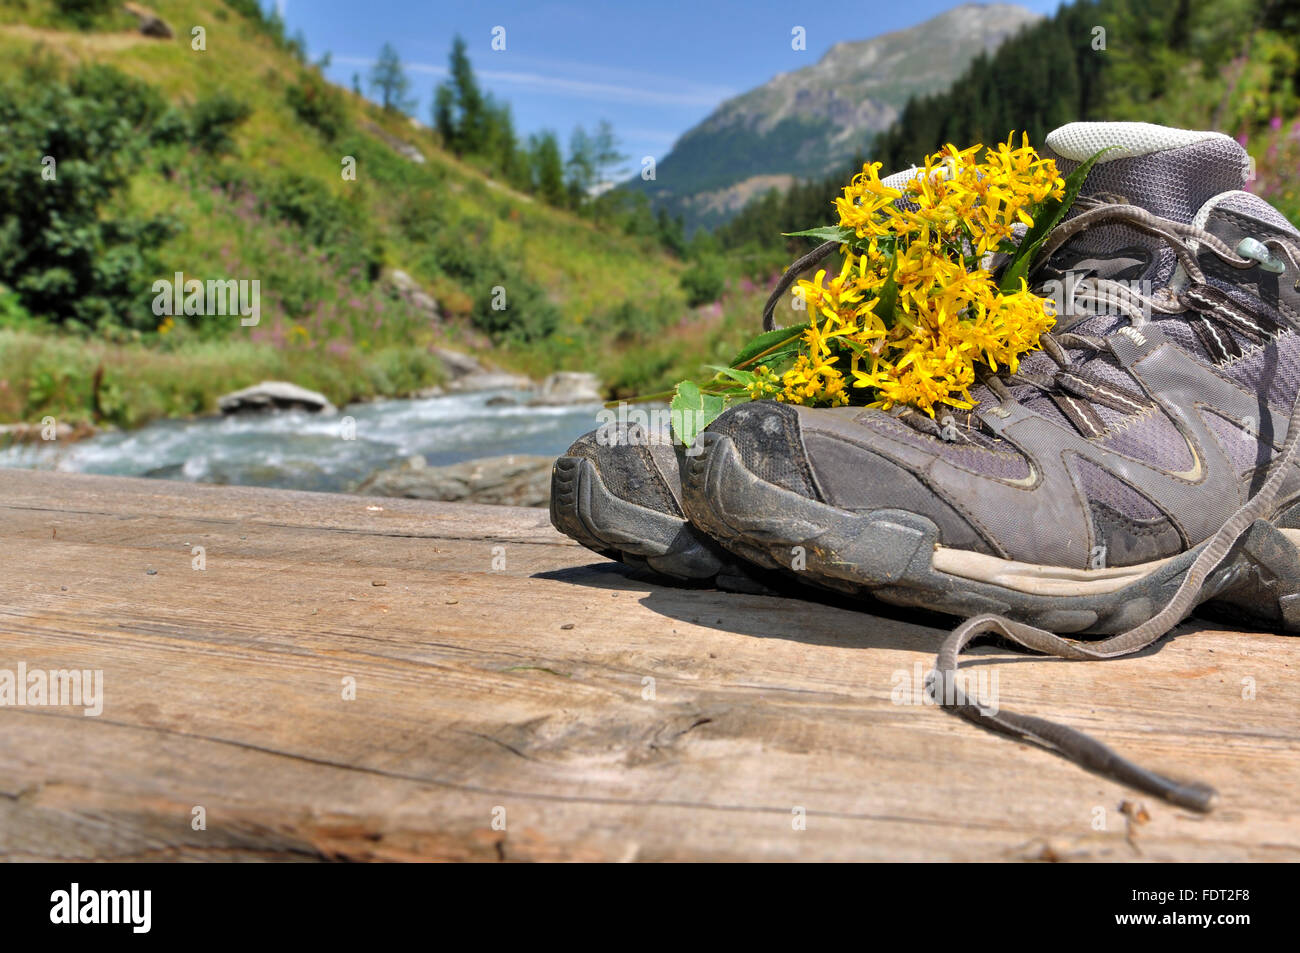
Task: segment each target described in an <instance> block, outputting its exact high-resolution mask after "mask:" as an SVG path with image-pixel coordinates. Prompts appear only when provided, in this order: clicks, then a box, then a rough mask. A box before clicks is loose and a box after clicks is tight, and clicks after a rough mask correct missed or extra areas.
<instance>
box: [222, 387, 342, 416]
mask: <svg viewBox="0 0 1300 953" xmlns="http://www.w3.org/2000/svg"><path fill="white" fill-rule="evenodd" d="M217 406H218V407H219V408H221V412H222V413H223V414H246V413H253V412H260V411H267V410H307V411H312V412H314V413H321V414H333V413H337V408H335V406H334V405H333V404H331V403H330V402H329V399H328V398H327V397H326V396H325V395H324V394H318V393H316V392H315V391H314V390H308V389H307V388H305V387H299V386H298V385H297V384H290V383H288V382H287V381H262V383H260V384H254V385H253V386H252V387H245V388H244V389H243V390H237V391H235V392H234V393H233V394H226V395H225V396H224V397H222V398H220V399H219V400H218V401H217Z"/></svg>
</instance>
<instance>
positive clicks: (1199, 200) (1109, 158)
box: [1043, 122, 1250, 288]
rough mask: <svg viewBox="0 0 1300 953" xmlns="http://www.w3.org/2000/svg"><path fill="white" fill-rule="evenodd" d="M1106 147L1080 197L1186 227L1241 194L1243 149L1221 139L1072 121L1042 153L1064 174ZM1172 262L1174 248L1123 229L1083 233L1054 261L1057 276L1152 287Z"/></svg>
mask: <svg viewBox="0 0 1300 953" xmlns="http://www.w3.org/2000/svg"><path fill="white" fill-rule="evenodd" d="M1108 147H1114V148H1112V149H1111V151H1110V152H1108V153H1107V154H1106V155H1105V156H1103V157H1102V158H1101V159H1099V160H1098V161H1097V164H1096V165H1094V166H1093V167H1092V171H1091V172H1089V173H1088V178H1087V180H1086V181H1085V182H1084V185H1083V188H1082V189H1081V190H1080V193H1079V194H1080V195H1081V196H1088V197H1093V198H1097V199H1100V200H1103V201H1107V202H1115V203H1119V204H1124V205H1136V206H1138V207H1139V208H1144V209H1146V210H1147V211H1148V212H1151V213H1152V214H1153V215H1158V216H1160V217H1161V218H1168V219H1172V220H1174V221H1176V222H1184V223H1187V224H1190V223H1191V222H1192V220H1193V219H1194V218H1195V217H1196V214H1197V213H1198V212H1199V211H1200V210H1201V208H1202V207H1203V206H1204V205H1205V203H1206V202H1208V201H1209V200H1210V199H1212V198H1214V197H1215V196H1216V195H1219V194H1221V193H1223V192H1230V191H1235V190H1237V189H1240V188H1241V187H1242V185H1244V184H1245V182H1246V178H1247V175H1248V171H1249V162H1250V159H1249V156H1247V154H1246V150H1245V149H1243V148H1242V147H1241V146H1240V145H1239V144H1238V143H1237V141H1236V140H1234V139H1232V138H1230V137H1228V136H1225V135H1224V134H1223V133H1220V132H1194V131H1191V130H1187V129H1171V128H1168V127H1166V126H1153V125H1151V124H1149V123H1144V122H1072V123H1070V124H1068V125H1065V126H1062V127H1061V128H1059V129H1056V130H1054V131H1053V132H1051V133H1050V134H1048V136H1047V141H1046V148H1045V149H1044V150H1043V153H1044V155H1046V156H1048V157H1049V158H1052V159H1055V160H1056V163H1057V166H1058V168H1060V170H1061V172H1062V173H1064V174H1069V173H1070V172H1072V171H1074V170H1075V169H1076V168H1078V166H1079V164H1080V163H1081V162H1083V161H1084V160H1085V159H1087V158H1088V157H1089V156H1092V155H1094V154H1096V153H1097V152H1099V151H1101V150H1102V149H1106V148H1108ZM1075 214H1078V209H1077V208H1076V210H1075V211H1073V212H1071V215H1075ZM1135 260H1136V261H1138V262H1139V263H1138V264H1136V266H1135ZM1107 261H1109V264H1107ZM1175 261H1176V258H1175V255H1174V252H1173V249H1171V248H1169V247H1168V246H1167V245H1166V244H1165V243H1164V242H1162V241H1161V240H1160V239H1158V238H1154V237H1152V236H1150V235H1147V234H1145V233H1143V232H1140V231H1138V230H1137V229H1134V228H1131V227H1129V226H1126V225H1106V226H1102V227H1100V228H1095V229H1090V230H1089V231H1087V232H1083V233H1082V234H1080V235H1078V236H1077V237H1075V238H1074V239H1072V240H1071V241H1070V242H1068V243H1067V244H1066V245H1065V246H1064V247H1063V248H1062V249H1061V250H1060V251H1059V252H1058V253H1057V255H1056V256H1055V259H1054V262H1055V263H1056V264H1057V265H1058V267H1060V268H1061V269H1062V270H1066V271H1070V270H1074V271H1085V270H1092V271H1093V272H1094V273H1095V274H1097V275H1098V276H1100V277H1103V278H1119V277H1123V278H1127V279H1138V278H1144V279H1148V280H1150V281H1151V283H1152V286H1153V287H1156V288H1158V287H1160V286H1162V285H1164V284H1167V283H1168V281H1169V279H1170V277H1171V276H1172V275H1173V272H1174V265H1175Z"/></svg>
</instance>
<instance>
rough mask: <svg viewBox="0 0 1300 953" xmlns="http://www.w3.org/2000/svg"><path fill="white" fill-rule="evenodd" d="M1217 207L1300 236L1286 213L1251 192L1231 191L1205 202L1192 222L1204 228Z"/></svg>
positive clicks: (1296, 236)
mask: <svg viewBox="0 0 1300 953" xmlns="http://www.w3.org/2000/svg"><path fill="white" fill-rule="evenodd" d="M1215 209H1224V210H1226V211H1229V212H1237V213H1238V214H1241V215H1249V216H1250V217H1251V218H1257V219H1259V220H1260V221H1261V222H1264V223H1265V224H1267V225H1271V226H1273V227H1274V228H1277V229H1280V230H1281V231H1284V232H1288V233H1290V234H1291V235H1292V236H1294V237H1295V238H1300V230H1298V229H1296V227H1295V225H1293V224H1292V223H1291V222H1290V221H1289V220H1288V219H1287V217H1286V216H1285V215H1283V214H1282V213H1281V212H1279V211H1278V210H1277V209H1275V208H1273V206H1271V205H1269V204H1268V203H1267V202H1265V201H1264V200H1263V199H1262V198H1260V197H1259V196H1258V195H1252V194H1251V193H1250V192H1240V191H1231V192H1224V193H1223V194H1222V195H1218V196H1215V197H1214V198H1212V199H1210V201H1208V202H1207V203H1205V206H1204V207H1203V208H1202V209H1201V210H1200V212H1198V213H1197V215H1196V218H1195V219H1194V220H1193V222H1192V224H1193V225H1195V226H1196V227H1197V228H1204V227H1205V223H1206V222H1208V221H1209V219H1210V213H1211V212H1213V211H1214V210H1215Z"/></svg>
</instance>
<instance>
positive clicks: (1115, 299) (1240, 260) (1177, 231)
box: [763, 203, 1300, 811]
mask: <svg viewBox="0 0 1300 953" xmlns="http://www.w3.org/2000/svg"><path fill="white" fill-rule="evenodd" d="M1114 222H1120V223H1123V224H1126V225H1130V226H1132V227H1135V228H1137V229H1139V230H1140V231H1143V232H1146V233H1147V234H1150V235H1152V236H1154V237H1157V238H1160V239H1162V240H1163V241H1165V242H1166V243H1167V244H1168V245H1169V246H1170V247H1171V248H1173V250H1174V252H1175V254H1176V256H1177V258H1178V261H1179V263H1180V264H1181V265H1182V267H1183V270H1184V272H1185V273H1186V275H1187V277H1188V279H1189V280H1190V283H1191V287H1193V288H1197V287H1202V288H1203V287H1205V286H1206V282H1205V275H1204V273H1203V272H1202V270H1201V268H1200V266H1199V264H1198V263H1197V261H1196V255H1195V252H1196V249H1197V247H1198V246H1202V245H1203V246H1205V247H1206V248H1208V249H1209V250H1211V251H1212V252H1214V254H1215V255H1216V256H1217V257H1219V258H1220V259H1222V260H1223V261H1225V262H1227V263H1228V264H1229V265H1232V266H1233V267H1236V268H1242V269H1245V268H1251V267H1254V266H1256V265H1260V264H1261V261H1260V259H1259V258H1256V257H1249V258H1248V257H1244V256H1243V255H1240V254H1237V252H1236V251H1234V250H1233V249H1231V248H1229V247H1228V245H1227V244H1225V243H1224V242H1223V241H1222V240H1221V239H1219V238H1218V237H1217V236H1215V235H1212V234H1210V233H1209V232H1206V231H1204V230H1203V229H1199V228H1195V227H1193V226H1191V225H1186V224H1184V223H1181V222H1174V221H1170V220H1168V219H1163V218H1159V217H1158V216H1155V215H1153V214H1152V213H1150V212H1148V211H1147V210H1146V209H1143V208H1140V207H1138V206H1134V205H1121V204H1100V203H1098V204H1093V205H1092V206H1091V207H1087V208H1086V209H1085V210H1084V211H1083V212H1081V213H1080V214H1078V215H1076V216H1075V217H1074V218H1072V219H1070V220H1068V221H1066V222H1063V223H1062V224H1061V225H1060V226H1058V227H1057V228H1056V230H1055V231H1054V232H1053V233H1052V236H1051V237H1050V238H1049V239H1048V241H1047V242H1046V243H1044V246H1043V248H1042V249H1041V250H1040V252H1039V254H1038V256H1037V259H1036V264H1037V265H1041V263H1042V262H1045V261H1047V260H1048V259H1049V258H1050V257H1051V255H1052V254H1053V253H1054V252H1055V251H1057V250H1058V249H1059V248H1060V247H1061V246H1062V245H1063V244H1064V243H1065V242H1066V241H1068V240H1069V239H1070V238H1072V237H1074V236H1075V235H1078V234H1080V233H1082V232H1084V231H1087V230H1088V229H1090V228H1093V227H1096V226H1097V225H1100V224H1104V223H1114ZM1256 244H1257V245H1258V246H1259V247H1260V248H1262V249H1263V250H1264V251H1265V252H1266V253H1269V254H1270V256H1271V252H1272V251H1273V250H1277V251H1278V252H1280V253H1281V254H1283V255H1285V256H1286V258H1287V259H1288V261H1289V262H1290V264H1291V267H1292V268H1293V269H1295V270H1296V271H1298V272H1300V248H1297V247H1296V246H1295V245H1292V244H1291V243H1289V242H1286V241H1283V240H1281V239H1278V238H1270V239H1268V240H1267V241H1264V242H1257V243H1256ZM836 247H838V243H837V242H826V243H824V244H822V245H819V246H818V247H817V248H815V249H813V250H812V251H811V252H809V253H808V254H806V255H804V256H803V257H802V258H800V259H799V260H798V261H796V262H794V263H793V264H792V265H791V266H790V268H789V270H787V272H786V273H785V275H783V276H782V279H781V281H780V282H778V284H777V287H776V289H775V290H774V291H773V292H772V295H771V297H770V298H769V299H768V302H767V306H766V308H765V309H764V311H763V328H764V330H766V331H770V330H772V329H773V327H774V326H775V324H774V319H773V314H774V312H775V308H776V303H777V301H779V300H780V298H781V296H782V295H783V294H784V293H785V291H786V290H787V289H788V288H789V287H790V285H791V284H792V283H793V282H794V280H795V278H796V277H797V276H798V274H799V273H800V272H802V271H803V270H804V269H806V268H809V267H811V266H812V265H814V264H816V263H818V262H820V261H821V260H822V259H823V258H825V257H826V256H827V255H829V254H830V253H831V252H832V251H833V250H834V249H835V248H836ZM1240 247H1241V246H1238V248H1240ZM1296 285H1297V288H1298V289H1300V280H1298V281H1297V283H1296ZM1107 295H1108V297H1104V296H1107ZM1103 300H1104V301H1106V303H1108V304H1110V305H1112V306H1116V307H1117V308H1118V309H1119V310H1121V311H1123V312H1124V313H1125V314H1126V315H1127V316H1128V317H1129V319H1130V321H1131V322H1132V324H1133V326H1134V327H1141V325H1142V324H1143V323H1144V322H1145V321H1146V315H1147V314H1148V313H1150V312H1151V311H1156V312H1160V313H1165V314H1179V313H1182V312H1184V311H1186V310H1188V308H1187V306H1186V305H1185V304H1184V303H1182V302H1174V301H1167V300H1165V301H1160V300H1155V299H1153V298H1147V297H1145V296H1143V295H1141V294H1139V293H1138V292H1136V291H1134V290H1132V289H1131V288H1130V287H1129V286H1128V285H1125V284H1121V283H1118V282H1113V281H1108V280H1106V279H1100V278H1087V279H1084V280H1083V282H1081V283H1080V285H1078V286H1076V289H1075V302H1076V303H1077V304H1097V303H1100V302H1101V301H1103ZM1040 343H1041V344H1042V347H1043V350H1044V351H1045V352H1046V353H1047V354H1048V355H1049V356H1050V357H1051V358H1052V360H1053V361H1054V362H1055V363H1056V364H1057V365H1058V367H1061V368H1062V369H1064V368H1067V367H1069V366H1071V360H1070V357H1069V355H1068V352H1067V348H1076V349H1078V348H1083V349H1087V350H1095V351H1100V350H1102V349H1104V347H1105V343H1104V342H1103V341H1102V340H1101V339H1099V338H1092V337H1089V336H1087V335H1079V334H1071V333H1069V332H1065V333H1062V334H1056V335H1054V334H1053V333H1052V332H1048V333H1046V334H1044V335H1043V336H1042V338H1041V340H1040ZM984 383H986V384H987V385H988V386H989V389H990V390H991V391H992V392H993V393H994V395H995V396H997V397H998V398H999V400H1001V401H1003V402H1004V403H1005V402H1007V401H1011V400H1014V399H1015V398H1014V396H1013V395H1012V393H1011V391H1010V389H1009V388H1008V387H1007V386H1006V385H1007V383H1011V384H1023V383H1028V384H1032V385H1034V386H1037V387H1046V386H1049V385H1048V382H1047V381H1043V380H1038V379H1034V378H1028V377H1024V376H1019V375H1008V374H1002V375H993V374H990V375H988V376H987V378H986V380H985V381H984ZM1298 457H1300V397H1298V398H1297V400H1296V402H1295V403H1294V404H1293V406H1292V408H1291V415H1290V418H1289V421H1288V423H1287V432H1286V440H1285V441H1284V442H1283V446H1282V452H1281V453H1280V455H1278V456H1277V457H1276V458H1274V460H1273V461H1272V463H1271V464H1270V465H1269V468H1268V470H1267V473H1268V476H1267V478H1266V479H1265V481H1264V484H1263V485H1262V486H1261V487H1260V489H1259V491H1258V492H1257V493H1256V494H1255V495H1254V496H1252V497H1251V498H1250V499H1249V500H1247V501H1246V503H1245V504H1243V505H1242V506H1241V507H1240V508H1238V509H1237V510H1236V512H1234V513H1233V514H1232V516H1230V517H1229V518H1228V520H1227V521H1226V522H1225V523H1224V524H1223V525H1222V526H1221V527H1220V528H1219V529H1218V530H1217V531H1216V532H1215V533H1214V534H1213V535H1211V536H1210V538H1209V539H1208V540H1206V541H1205V542H1204V543H1203V544H1201V551H1200V553H1199V554H1198V555H1197V556H1196V558H1195V560H1194V561H1193V562H1192V565H1191V567H1190V568H1189V569H1188V570H1187V573H1186V575H1184V577H1183V580H1182V582H1181V583H1180V584H1179V586H1178V588H1177V590H1176V591H1175V592H1174V595H1173V596H1172V597H1171V598H1170V600H1169V601H1168V603H1166V604H1165V606H1164V608H1162V609H1161V610H1160V611H1159V612H1157V613H1156V614H1155V615H1153V616H1152V617H1151V618H1149V619H1147V621H1145V622H1143V623H1141V624H1140V625H1138V626H1135V627H1134V628H1132V629H1129V630H1128V631H1127V632H1123V633H1120V634H1119V635H1114V636H1110V637H1109V638H1106V639H1102V640H1099V641H1096V642H1088V643H1085V642H1079V641H1075V640H1073V639H1063V638H1061V637H1060V636H1058V635H1056V634H1054V633H1052V632H1049V631H1047V630H1046V629H1040V628H1038V627H1036V626H1032V625H1029V624H1027V623H1023V622H1017V621H1015V620H1013V619H1008V618H1005V617H1004V616H999V615H995V614H986V615H979V616H975V617H973V618H970V619H967V620H966V621H965V622H963V623H962V624H961V625H959V626H957V628H955V629H953V631H952V633H951V634H950V635H949V636H948V638H947V639H946V640H945V641H944V642H943V644H942V645H941V646H940V648H939V652H938V655H937V656H936V658H935V666H934V670H933V671H932V672H931V673H930V676H929V678H928V680H927V683H926V687H927V690H928V691H929V693H930V695H931V697H932V698H933V699H934V701H935V702H936V703H937V704H938V705H940V706H941V707H943V708H946V709H948V710H950V711H952V712H954V713H956V714H958V715H960V716H961V717H963V718H965V719H967V720H968V721H970V722H972V723H974V724H977V725H979V726H981V727H984V728H988V729H990V730H992V731H997V732H1001V733H1002V734H1006V735H1010V736H1011V737H1013V738H1017V739H1019V740H1022V741H1029V742H1033V743H1035V744H1038V745H1041V746H1042V747H1045V748H1047V749H1049V750H1052V751H1056V752H1057V753H1059V754H1060V755H1062V756H1063V757H1065V758H1068V759H1069V760H1071V761H1073V762H1075V763H1076V764H1078V765H1080V766H1082V767H1084V768H1088V769H1090V770H1092V771H1095V772H1097V773H1098V774H1101V775H1104V776H1106V777H1110V778H1112V779H1114V780H1116V781H1119V782H1120V783H1122V784H1127V785H1129V786H1131V787H1134V788H1136V789H1138V790H1141V791H1145V792H1147V793H1150V794H1153V795H1155V796H1157V797H1161V798H1163V799H1165V800H1167V801H1169V802H1170V803H1173V804H1177V805H1179V806H1181V807H1187V808H1190V809H1193V810H1197V811H1210V810H1212V809H1213V808H1214V805H1215V803H1216V802H1217V800H1218V793H1217V792H1216V791H1215V790H1214V789H1213V788H1212V787H1210V786H1209V785H1206V784H1202V783H1200V782H1197V781H1179V780H1176V779H1174V778H1169V777H1166V776H1165V775H1162V774H1159V773H1157V772H1154V771H1151V770H1149V769H1147V768H1143V767H1141V766H1140V765H1137V764H1135V763H1133V762H1132V761H1129V760H1128V759H1126V758H1123V757H1121V756H1120V755H1118V754H1116V753H1115V752H1114V751H1113V750H1112V749H1110V748H1109V747H1107V746H1106V745H1104V744H1102V743H1101V742H1099V741H1097V740H1096V739H1094V738H1092V737H1090V736H1089V735H1086V734H1084V733H1083V732H1080V731H1077V730H1075V729H1073V728H1070V727H1068V726H1065V725H1061V724H1057V723H1056V722H1051V721H1047V720H1046V719H1043V718H1038V717H1035V716H1032V715H1022V714H1018V713H1016V712H1009V711H1005V710H998V711H997V712H994V711H992V710H989V709H986V708H984V707H982V706H980V705H978V704H975V703H973V702H972V701H971V700H970V699H969V698H967V696H966V695H965V693H964V692H963V691H962V689H961V686H960V685H959V684H958V678H957V674H958V656H960V655H961V653H962V651H963V650H964V649H965V648H966V647H967V646H968V645H970V643H971V642H972V641H974V640H975V639H976V638H978V637H979V636H982V635H990V634H991V635H999V636H1001V637H1003V638H1005V639H1007V640H1009V641H1010V642H1013V643H1014V644H1016V645H1019V646H1021V647H1022V648H1025V649H1029V650H1030V651H1035V652H1041V653H1043V654H1044V655H1051V656H1055V657H1058V658H1064V659H1092V660H1102V659H1112V658H1119V657H1121V656H1125V655H1131V654H1133V653H1134V652H1140V651H1142V650H1143V649H1145V648H1147V647H1148V646H1150V645H1152V644H1154V643H1155V642H1157V641H1159V640H1160V639H1161V638H1163V637H1164V636H1165V635H1167V634H1168V633H1169V631H1170V630H1171V629H1173V627H1174V626H1176V625H1177V624H1178V623H1179V622H1181V621H1182V620H1183V619H1185V618H1186V617H1187V616H1188V615H1189V614H1191V612H1192V610H1193V609H1195V608H1196V606H1197V604H1198V602H1199V598H1200V594H1201V589H1202V587H1203V586H1204V584H1205V581H1206V580H1207V579H1208V578H1209V576H1210V574H1211V573H1213V572H1214V570H1215V569H1217V568H1218V567H1219V565H1220V564H1221V563H1222V562H1223V560H1224V559H1225V558H1226V557H1227V556H1228V554H1229V553H1230V552H1231V551H1232V549H1233V547H1234V546H1235V545H1236V543H1237V541H1238V540H1240V539H1241V537H1242V536H1243V535H1244V534H1245V533H1246V532H1247V531H1248V530H1249V529H1250V528H1251V527H1252V526H1253V525H1254V524H1255V522H1256V521H1257V520H1262V521H1265V522H1266V517H1267V515H1268V514H1269V513H1270V512H1271V510H1272V507H1273V504H1274V503H1275V502H1276V500H1277V496H1278V494H1279V493H1280V492H1281V490H1282V486H1283V484H1284V483H1285V481H1286V476H1287V472H1288V471H1289V470H1290V469H1291V467H1292V466H1294V465H1295V464H1296V462H1297V458H1298Z"/></svg>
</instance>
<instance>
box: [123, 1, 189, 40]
mask: <svg viewBox="0 0 1300 953" xmlns="http://www.w3.org/2000/svg"><path fill="white" fill-rule="evenodd" d="M122 9H123V10H125V11H126V12H127V13H129V14H131V15H132V16H133V17H135V18H136V20H138V21H139V29H140V32H141V33H143V34H144V35H145V36H152V37H154V38H156V39H159V40H170V39H171V38H172V37H173V36H175V35H176V34H175V32H174V31H173V30H172V28H171V27H170V26H169V25H168V24H167V21H166V20H164V19H163V18H162V17H160V16H158V14H156V13H154V12H153V11H152V10H150V9H149V8H148V7H142V6H140V4H138V3H124V4H122Z"/></svg>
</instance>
